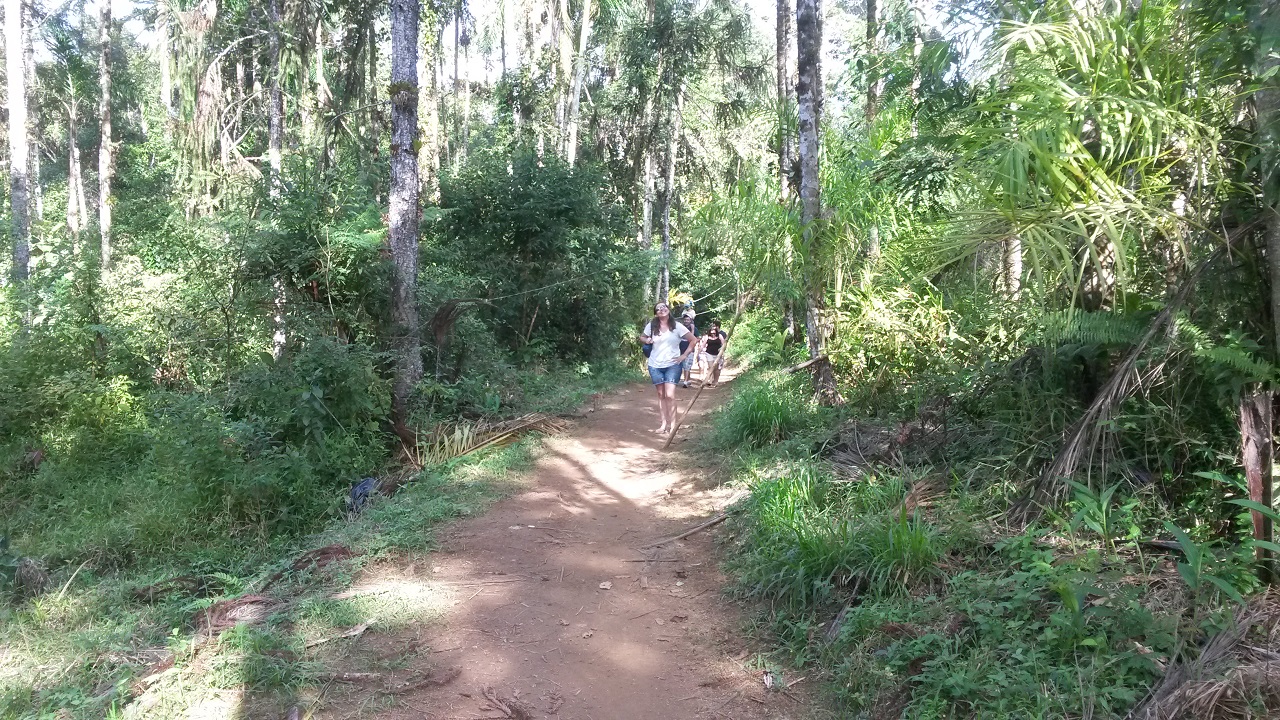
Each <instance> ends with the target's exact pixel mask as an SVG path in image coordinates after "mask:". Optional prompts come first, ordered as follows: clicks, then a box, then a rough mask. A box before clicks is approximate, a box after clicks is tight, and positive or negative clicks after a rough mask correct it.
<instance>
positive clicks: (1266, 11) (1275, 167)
mask: <svg viewBox="0 0 1280 720" xmlns="http://www.w3.org/2000/svg"><path fill="white" fill-rule="evenodd" d="M1255 13H1256V15H1255V18H1254V24H1255V32H1256V34H1257V36H1258V42H1257V45H1258V47H1257V50H1255V52H1254V54H1255V56H1256V57H1258V58H1259V66H1258V67H1256V68H1255V69H1254V71H1255V75H1256V77H1259V78H1262V80H1261V82H1260V83H1259V86H1258V90H1257V92H1255V93H1254V96H1253V100H1254V106H1255V107H1256V108H1257V113H1258V120H1257V123H1258V126H1257V136H1258V137H1257V140H1256V142H1255V145H1256V146H1257V147H1260V148H1274V147H1277V145H1276V144H1277V143H1280V76H1278V75H1280V74H1278V73H1277V72H1276V69H1277V66H1280V57H1277V54H1278V53H1280V0H1263V1H1262V2H1259V3H1258V7H1257V8H1256V9H1255ZM1264 157H1266V156H1265V155H1264ZM1260 190H1261V193H1262V197H1263V212H1264V213H1265V225H1264V230H1263V232H1264V234H1265V235H1266V239H1267V267H1268V271H1269V272H1268V274H1269V275H1270V278H1271V297H1270V305H1271V321H1272V323H1273V326H1272V342H1273V343H1274V346H1275V351H1276V355H1275V356H1276V357H1277V358H1280V163H1270V164H1268V165H1267V166H1264V167H1263V168H1262V187H1261V188H1260Z"/></svg>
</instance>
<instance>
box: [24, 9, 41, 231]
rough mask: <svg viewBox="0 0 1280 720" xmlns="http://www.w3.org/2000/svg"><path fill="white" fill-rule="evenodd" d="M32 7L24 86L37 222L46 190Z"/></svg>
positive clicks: (25, 43) (28, 26) (32, 195)
mask: <svg viewBox="0 0 1280 720" xmlns="http://www.w3.org/2000/svg"><path fill="white" fill-rule="evenodd" d="M31 8H32V6H31V5H25V6H24V7H23V11H24V12H25V13H26V15H27V17H26V20H25V26H26V27H27V28H28V30H27V32H26V33H25V34H24V37H23V39H22V72H23V73H25V74H26V79H25V81H24V83H23V84H24V85H26V90H27V147H28V148H30V159H31V167H30V173H31V175H30V180H29V183H30V185H31V204H32V210H33V211H34V216H35V219H36V220H37V221H43V220H44V188H42V187H41V186H40V128H39V127H37V117H38V116H39V113H40V107H39V102H40V98H39V94H38V93H37V92H36V83H38V82H39V80H38V78H37V77H36V59H35V49H34V48H33V46H32V42H31V36H32V32H31V31H30V29H29V28H31V27H33V26H34V25H35V20H36V19H35V18H33V17H32V16H31V14H32V10H31Z"/></svg>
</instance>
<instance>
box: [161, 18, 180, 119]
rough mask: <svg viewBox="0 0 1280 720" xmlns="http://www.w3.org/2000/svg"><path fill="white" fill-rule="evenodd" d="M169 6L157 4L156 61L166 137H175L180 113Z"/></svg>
mask: <svg viewBox="0 0 1280 720" xmlns="http://www.w3.org/2000/svg"><path fill="white" fill-rule="evenodd" d="M170 42H171V40H170V38H169V7H168V5H166V4H165V3H158V4H157V6H156V50H157V52H156V63H157V64H158V65H160V107H162V108H164V138H165V139H166V140H170V139H172V138H173V125H174V123H175V122H177V119H178V113H177V110H176V109H175V108H174V106H173V70H172V65H173V58H172V52H171V51H170V47H169V43H170Z"/></svg>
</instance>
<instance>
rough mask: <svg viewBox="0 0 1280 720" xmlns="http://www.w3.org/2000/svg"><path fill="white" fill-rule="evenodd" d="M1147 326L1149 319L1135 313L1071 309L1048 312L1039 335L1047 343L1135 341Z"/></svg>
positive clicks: (1106, 343)
mask: <svg viewBox="0 0 1280 720" xmlns="http://www.w3.org/2000/svg"><path fill="white" fill-rule="evenodd" d="M1146 329H1147V324H1146V322H1145V321H1144V320H1141V319H1139V318H1136V317H1134V316H1132V315H1117V314H1116V313H1112V312H1084V311H1080V310H1068V311H1062V312H1054V313H1048V314H1046V315H1045V316H1044V319H1043V320H1042V321H1041V324H1040V337H1041V339H1042V340H1043V341H1044V343H1045V344H1046V345H1057V344H1059V343H1065V342H1074V343H1081V344H1084V345H1112V346H1117V345H1132V344H1134V343H1136V342H1138V340H1140V339H1141V338H1142V334H1143V333H1144V332H1145V331H1146Z"/></svg>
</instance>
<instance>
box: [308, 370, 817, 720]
mask: <svg viewBox="0 0 1280 720" xmlns="http://www.w3.org/2000/svg"><path fill="white" fill-rule="evenodd" d="M695 392H696V391H695V390H694V389H687V390H686V389H679V390H678V395H677V397H678V398H679V399H680V401H681V407H682V408H683V407H684V406H686V405H687V404H688V402H689V400H690V399H691V398H692V397H693V395H694V393H695ZM729 392H730V390H729V389H728V388H727V387H724V386H723V385H722V386H721V387H719V388H709V389H706V390H704V391H703V392H702V395H701V397H700V398H699V400H698V403H697V405H696V406H695V407H694V409H693V411H692V412H691V413H690V415H689V417H688V418H687V419H686V421H685V424H684V427H683V428H682V429H681V431H680V432H681V434H680V436H679V437H678V438H677V440H676V442H675V443H673V446H672V450H671V451H668V452H662V451H661V446H662V442H663V440H664V437H663V436H659V435H657V434H654V433H653V432H651V431H650V429H651V428H652V427H654V426H655V425H656V424H657V411H656V409H657V400H656V397H655V393H654V391H653V389H652V388H651V387H650V386H648V385H633V386H629V387H626V388H624V389H622V390H620V391H619V392H617V393H615V394H612V395H609V396H605V397H603V398H599V399H598V400H597V401H596V402H595V403H594V404H595V408H592V407H591V406H590V405H589V406H588V408H587V414H586V417H585V418H584V419H583V420H582V421H580V422H578V423H577V424H576V425H575V426H574V427H573V428H571V429H570V430H569V431H568V432H567V433H565V434H564V435H561V436H558V437H555V438H551V439H549V440H548V441H547V442H546V447H545V450H544V452H543V454H542V456H541V458H540V460H539V461H538V462H537V464H536V466H535V467H534V469H533V470H532V471H531V473H530V477H529V478H528V480H527V482H526V483H525V489H524V490H523V491H522V492H519V493H518V494H517V495H515V496H514V497H511V498H509V499H507V500H505V501H503V502H500V503H498V504H497V505H496V506H494V507H493V508H492V509H491V510H490V511H489V512H487V513H485V514H484V515H482V516H479V517H475V518H471V519H467V520H464V521H461V522H458V523H456V524H455V525H453V526H452V527H451V528H450V529H449V530H448V531H446V534H445V536H444V543H443V551H442V552H440V553H437V554H433V555H431V556H430V557H429V558H428V559H426V560H425V561H424V560H423V559H419V560H417V561H415V562H413V563H409V562H407V561H406V562H404V563H403V564H400V565H397V566H396V567H378V568H372V569H370V570H369V573H370V574H371V575H377V578H376V579H377V581H379V582H382V581H385V580H386V579H387V578H388V575H398V576H399V577H400V578H402V579H408V578H418V579H419V580H421V581H425V582H429V583H431V584H433V585H434V584H444V585H446V586H448V587H449V588H451V595H452V597H453V598H454V599H453V600H452V603H453V604H452V605H451V606H450V607H449V609H448V610H447V611H445V615H444V617H443V618H442V619H441V620H440V621H438V622H433V623H427V624H424V625H418V626H413V627H410V628H405V629H402V630H399V631H395V632H391V633H385V632H376V631H374V630H371V631H370V632H368V633H365V634H363V635H361V636H359V637H357V638H355V639H353V640H344V641H343V642H350V643H353V645H354V646H353V647H351V648H350V650H351V651H352V652H350V653H349V654H346V657H348V658H349V659H350V663H349V667H344V668H330V669H333V670H337V671H340V672H350V673H356V674H352V675H350V676H349V677H347V678H342V677H340V676H338V675H335V681H334V682H331V683H330V684H328V685H327V686H326V687H325V689H324V691H323V694H322V695H321V696H320V697H319V698H316V700H317V702H316V703H315V705H314V707H315V708H316V710H315V713H314V715H313V717H316V718H330V719H338V718H343V719H345V718H355V717H377V718H394V719H399V718H431V719H432V720H443V719H445V718H450V719H453V718H458V719H467V720H480V719H487V718H493V719H497V718H519V719H524V718H555V719H558V720H559V719H563V720H570V719H574V720H578V719H581V720H606V719H613V720H631V719H633V718H636V719H638V718H644V719H645V720H656V719H666V718H740V719H754V718H796V719H799V718H808V717H813V716H814V712H815V709H814V706H813V703H812V701H811V699H810V696H809V694H808V692H806V690H807V688H808V686H809V685H810V683H808V682H800V683H798V684H795V685H792V686H790V687H786V686H787V682H785V681H781V680H778V681H775V678H774V677H772V676H770V677H766V676H765V673H764V672H763V671H762V670H760V669H758V668H757V667H756V663H754V662H753V660H754V658H755V657H756V655H755V653H754V652H753V650H752V648H751V647H750V646H749V644H748V641H746V640H745V639H743V638H742V637H741V636H740V632H741V627H742V618H741V616H740V615H739V611H738V608H737V607H736V606H735V605H734V604H732V603H731V602H729V601H728V600H726V599H725V598H724V596H723V595H722V592H721V591H722V588H723V587H724V584H725V581H726V579H725V577H724V576H722V574H721V573H720V572H719V570H718V569H717V558H716V552H715V539H714V535H715V533H717V532H723V530H722V529H721V528H712V529H709V530H707V531H704V532H699V533H697V534H694V535H692V536H690V537H688V538H687V539H685V540H682V541H678V542H673V543H669V544H665V545H662V546H659V547H656V548H651V549H648V550H645V549H642V548H643V546H645V545H647V544H649V543H652V542H654V541H656V540H659V539H662V538H666V537H670V536H673V535H676V534H678V533H679V532H681V531H683V530H685V529H688V528H690V527H693V526H695V525H697V524H698V523H699V522H700V521H701V520H703V519H705V518H708V517H710V516H711V515H713V514H714V512H715V511H717V510H719V509H720V508H722V507H723V506H724V505H725V504H727V503H728V502H729V501H730V500H731V499H732V498H731V492H730V491H729V490H728V489H725V488H718V487H714V482H710V481H709V479H708V477H707V476H708V474H709V472H710V470H709V469H708V470H703V469H702V468H701V467H700V464H699V462H698V459H697V458H694V457H691V456H690V455H689V454H687V453H684V452H681V451H680V449H679V448H680V447H681V446H682V445H683V444H684V443H685V442H686V441H687V439H688V437H689V435H690V434H691V433H696V432H698V429H699V425H701V424H702V423H703V418H704V415H705V413H706V412H707V411H708V410H709V409H711V408H713V407H714V406H715V405H716V404H717V403H718V402H719V401H720V400H721V399H722V398H724V397H727V393H729ZM721 527H722V526H721ZM370 579H371V580H372V579H373V578H370ZM359 586H360V583H359V582H358V583H357V588H358V587H359ZM372 660H377V661H378V664H377V668H378V670H379V672H377V673H369V674H368V675H367V676H364V675H359V674H358V673H360V672H362V671H364V670H366V669H367V668H368V667H369V663H370V662H371V661H372ZM792 679H794V678H788V680H792ZM766 682H769V683H771V684H772V685H773V688H772V689H768V688H767V687H766Z"/></svg>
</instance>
